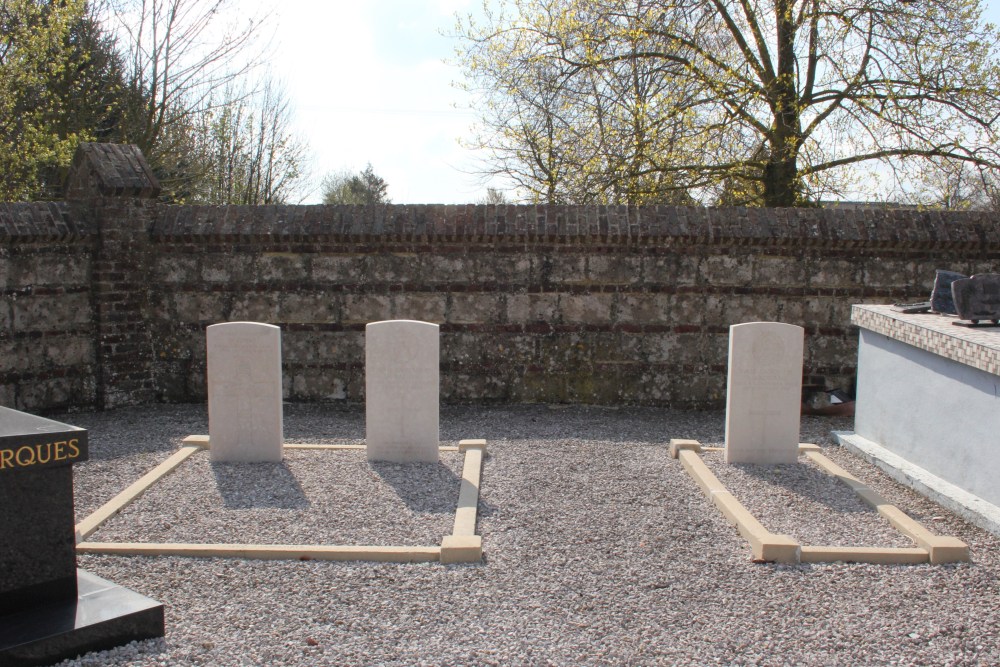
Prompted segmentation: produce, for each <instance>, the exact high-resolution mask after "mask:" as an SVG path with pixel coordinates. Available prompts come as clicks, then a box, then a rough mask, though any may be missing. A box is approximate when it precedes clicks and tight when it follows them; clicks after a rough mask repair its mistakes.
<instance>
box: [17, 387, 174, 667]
mask: <svg viewBox="0 0 1000 667" xmlns="http://www.w3.org/2000/svg"><path fill="white" fill-rule="evenodd" d="M87 456H88V450H87V431H86V430H85V429H82V428H78V427H76V426H70V425H68V424H62V423H59V422H56V421H52V420H51V419H44V418H42V417H36V416H34V415H29V414H25V413H23V412H18V411H17V410H11V409H9V408H2V407H0V667H6V666H7V665H44V664H49V663H52V662H56V661H59V660H62V659H64V658H72V657H75V656H77V655H80V654H81V653H86V652H87V651H93V650H98V649H105V648H111V647H113V646H118V645H120V644H126V643H128V642H130V641H132V640H135V639H147V638H150V637H162V636H163V605H161V604H160V603H158V602H156V601H155V600H151V599H149V598H147V597H145V596H143V595H139V594H138V593H134V592H133V591H130V590H128V589H125V588H122V587H121V586H116V585H115V584H112V583H111V582H108V581H105V580H103V579H101V578H99V577H95V576H94V575H92V574H89V573H87V572H84V571H82V570H77V567H76V534H75V533H76V531H75V527H74V522H75V517H74V513H73V466H72V465H71V464H72V463H74V462H76V461H82V460H85V459H86V458H87Z"/></svg>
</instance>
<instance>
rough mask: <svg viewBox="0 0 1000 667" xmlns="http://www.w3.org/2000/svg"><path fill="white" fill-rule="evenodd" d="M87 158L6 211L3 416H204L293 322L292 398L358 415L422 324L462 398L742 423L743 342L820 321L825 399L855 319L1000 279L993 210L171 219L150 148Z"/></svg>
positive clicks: (239, 214)
mask: <svg viewBox="0 0 1000 667" xmlns="http://www.w3.org/2000/svg"><path fill="white" fill-rule="evenodd" d="M112 149H114V150H112ZM126 149H128V150H126ZM116 151H117V152H116ZM81 153H82V154H83V155H84V157H82V158H81V157H80V155H78V160H77V168H76V170H75V172H74V173H75V174H76V175H75V176H71V184H75V186H74V188H71V192H73V197H74V198H73V199H72V200H71V201H70V202H61V203H52V204H12V205H5V206H0V294H2V295H3V304H2V305H0V355H2V361H0V404H4V405H9V406H12V407H16V408H20V409H30V410H36V411H44V410H51V409H61V408H65V407H81V408H89V407H98V408H103V407H111V406H113V405H127V404H137V403H142V402H148V401H153V400H162V401H203V400H204V399H205V327H206V326H208V325H210V324H215V323H218V322H225V321H237V320H249V321H259V322H265V323H269V324H276V325H278V326H280V327H281V329H282V357H283V365H284V373H283V377H284V394H285V397H286V399H288V400H295V401H352V402H357V401H361V400H363V398H364V395H363V394H364V328H365V324H367V323H368V322H374V321H379V320H388V319H413V320H422V321H427V322H434V323H437V324H440V325H441V391H442V400H444V401H446V402H489V401H498V402H553V403H556V402H586V403H599V404H646V405H665V406H673V407H683V408H707V407H713V408H718V407H721V406H723V405H724V403H725V382H726V354H727V343H728V339H727V336H728V331H729V326H730V325H731V324H738V323H741V322H749V321H759V320H765V321H766V320H771V321H781V322H787V323H790V324H797V325H799V326H802V327H803V328H804V329H805V332H806V343H805V360H804V384H805V385H807V386H815V387H827V388H831V387H844V386H848V385H849V384H850V382H851V380H852V378H853V375H854V372H855V366H856V360H857V329H856V328H855V327H852V326H851V325H850V306H851V304H854V303H888V302H895V301H915V300H925V299H927V298H928V296H929V294H930V290H931V285H932V283H933V278H934V270H935V269H937V268H948V269H952V270H955V271H960V272H962V273H965V274H967V275H968V274H972V273H983V272H993V271H997V270H998V268H1000V217H998V216H997V215H996V214H992V213H972V212H960V213H942V212H934V211H909V210H908V211H903V210H894V211H887V210H854V209H843V210H841V209H743V208H678V207H644V208H626V207H597V206H595V207H566V206H473V205H469V206H424V205H421V206H371V207H347V206H262V207H238V206H229V207H215V206H167V205H160V204H156V203H155V202H154V200H153V199H151V197H153V196H155V195H154V194H152V193H154V192H156V191H158V187H157V188H154V187H152V186H153V185H155V183H153V184H150V183H149V182H148V178H151V177H147V180H146V181H143V178H142V177H143V176H144V175H145V174H146V172H145V171H143V166H142V165H143V164H144V163H142V164H139V166H134V163H136V160H137V158H136V155H137V151H131V149H130V148H129V147H112V148H108V147H107V146H103V145H95V144H89V145H84V146H83V147H82V148H81ZM138 158H139V159H141V156H138ZM107 160H118V164H119V165H120V168H119V169H118V170H117V171H116V170H108V169H107V168H104V169H103V171H101V170H98V169H96V168H95V167H94V166H93V165H94V164H98V165H101V164H104V163H105V162H106V161H107ZM121 165H124V166H121ZM129 165H132V167H131V168H132V171H129ZM81 172H82V173H81ZM121 172H125V176H122V177H121V178H122V181H123V182H124V183H125V185H122V184H121V183H120V182H117V181H115V178H116V176H115V174H116V173H118V174H119V175H120V174H121ZM109 173H110V174H111V175H109ZM137 174H138V176H137ZM129 179H131V180H129Z"/></svg>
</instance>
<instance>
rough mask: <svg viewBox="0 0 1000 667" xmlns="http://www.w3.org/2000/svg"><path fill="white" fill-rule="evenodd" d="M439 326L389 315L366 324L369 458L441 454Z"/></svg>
mask: <svg viewBox="0 0 1000 667" xmlns="http://www.w3.org/2000/svg"><path fill="white" fill-rule="evenodd" d="M438 331H439V327H438V325H436V324H430V323H428V322H415V321H413V320H388V321H385V322H372V323H370V324H368V325H367V326H366V327H365V444H366V445H367V449H368V460H369V461H394V462H397V463H415V462H424V463H434V462H436V461H437V460H438V444H439V433H438V394H439V384H440V370H439V357H440V342H439V334H438Z"/></svg>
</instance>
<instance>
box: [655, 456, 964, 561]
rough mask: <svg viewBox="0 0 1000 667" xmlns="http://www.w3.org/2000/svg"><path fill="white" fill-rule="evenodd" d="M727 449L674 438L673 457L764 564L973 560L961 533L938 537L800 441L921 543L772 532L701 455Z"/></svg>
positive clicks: (815, 458)
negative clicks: (815, 541) (836, 542)
mask: <svg viewBox="0 0 1000 667" xmlns="http://www.w3.org/2000/svg"><path fill="white" fill-rule="evenodd" d="M723 449H724V448H722V447H702V445H701V443H700V442H698V441H697V440H683V439H678V438H674V439H671V440H670V456H671V458H674V459H679V460H680V462H681V464H682V465H683V467H684V470H685V471H687V473H688V475H689V476H690V477H691V478H692V479H693V480H694V481H695V482H696V483H697V484H698V486H699V487H700V488H701V490H702V492H704V494H705V495H706V496H707V497H708V498H709V500H711V501H712V502H713V503H714V504H715V506H716V507H718V508H719V511H721V512H722V514H723V516H725V517H726V519H727V520H728V521H729V523H731V524H733V525H735V526H736V528H737V530H738V531H739V533H740V535H741V536H742V537H743V538H744V539H745V540H747V542H749V544H750V548H751V550H752V552H753V560H754V562H758V563H789V564H796V563H833V562H837V561H842V562H851V563H872V564H877V565H916V564H926V563H930V564H932V565H939V564H945V563H963V562H967V561H968V560H969V547H968V545H967V544H965V542H962V541H961V540H959V539H958V538H956V537H952V536H948V535H935V534H934V533H931V532H930V531H929V530H927V529H926V528H925V527H924V526H923V525H922V524H921V523H920V522H919V521H916V520H915V519H912V518H911V517H909V516H908V515H907V514H906V513H905V512H903V511H902V510H900V509H899V508H898V507H896V506H895V505H893V504H891V503H890V502H889V501H887V500H886V499H885V498H883V497H882V496H881V495H880V494H878V493H877V492H876V491H874V490H873V489H871V488H870V487H868V486H867V485H866V484H865V483H864V482H862V481H861V480H859V479H858V478H857V477H855V476H854V475H852V474H851V473H849V472H847V471H846V470H844V469H843V468H841V467H840V466H838V465H837V464H836V463H834V462H833V461H831V460H830V459H828V458H826V457H825V456H823V454H822V451H821V448H820V447H819V446H818V445H813V444H808V443H800V444H799V448H798V452H799V455H804V456H806V457H807V458H809V460H811V461H812V462H813V463H815V464H816V465H817V466H819V468H820V469H821V470H822V471H823V472H825V473H826V474H828V475H831V476H833V477H835V478H836V479H838V480H839V481H840V482H842V483H843V484H845V485H846V486H847V487H848V488H850V489H851V490H853V491H854V492H855V493H857V494H858V495H859V496H860V497H861V499H862V500H864V501H865V502H866V503H867V504H868V505H870V506H872V507H873V508H875V510H876V511H877V512H878V513H879V514H880V515H881V516H882V517H883V518H885V519H886V520H888V521H889V523H890V524H891V525H892V527H893V528H895V529H896V530H898V531H899V532H900V533H901V534H903V535H904V536H905V537H907V538H909V539H910V540H912V541H913V542H914V543H915V544H916V546H915V547H832V546H806V545H802V544H800V543H799V542H797V541H795V540H794V539H793V538H791V537H789V536H788V535H778V534H775V533H772V532H771V531H769V530H768V529H767V528H765V527H764V525H763V524H761V522H760V521H758V520H757V519H756V517H754V516H753V514H751V513H750V511H749V510H747V509H746V507H744V506H743V504H742V503H740V501H738V500H737V499H736V497H735V496H733V494H732V493H730V492H729V490H728V489H726V487H725V485H724V484H722V482H720V481H719V479H718V478H717V477H716V476H715V474H714V473H713V472H712V471H711V470H709V468H708V466H707V465H706V464H705V462H704V460H702V458H701V453H702V451H722V450H723Z"/></svg>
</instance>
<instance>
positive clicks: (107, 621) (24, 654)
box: [0, 570, 164, 667]
mask: <svg viewBox="0 0 1000 667" xmlns="http://www.w3.org/2000/svg"><path fill="white" fill-rule="evenodd" d="M77 587H78V591H79V595H78V597H77V598H76V599H69V600H65V601H63V602H52V603H49V604H47V605H44V606H41V607H35V608H33V609H29V610H27V611H21V612H16V613H13V614H7V615H4V616H0V667H9V666H10V667H13V666H14V665H17V666H19V667H20V666H21V665H47V664H51V663H53V662H58V661H60V660H64V659H65V658H73V657H76V656H78V655H81V654H83V653H87V652H89V651H99V650H103V649H108V648H113V647H115V646H121V645H122V644H127V643H129V642H130V641H133V640H138V639H151V638H153V637H162V636H163V634H164V628H163V605H162V604H160V603H159V602H157V601H156V600H152V599H150V598H148V597H146V596H145V595H140V594H138V593H136V592H134V591H130V590H129V589H127V588H123V587H121V586H118V585H116V584H113V583H111V582H110V581H106V580H104V579H101V578H100V577H97V576H94V575H93V574H90V573H89V572H85V571H84V570H77Z"/></svg>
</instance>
